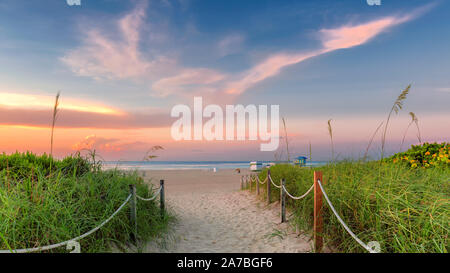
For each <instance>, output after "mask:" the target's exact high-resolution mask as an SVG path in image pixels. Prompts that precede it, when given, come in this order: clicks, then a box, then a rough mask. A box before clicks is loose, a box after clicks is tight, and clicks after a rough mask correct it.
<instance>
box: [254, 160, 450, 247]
mask: <svg viewBox="0 0 450 273" xmlns="http://www.w3.org/2000/svg"><path fill="white" fill-rule="evenodd" d="M270 169H271V175H272V177H273V179H274V181H275V182H278V181H280V179H281V178H284V179H286V188H287V190H288V191H289V192H290V193H292V194H293V195H297V196H298V195H302V194H303V193H305V192H306V191H307V190H308V189H309V187H310V186H311V185H312V183H313V173H314V171H322V172H323V176H324V182H325V184H324V188H325V191H326V192H327V194H328V196H329V198H330V200H331V202H332V203H333V205H334V206H335V208H336V209H337V211H338V213H339V214H340V215H341V217H342V218H343V220H344V221H345V222H346V223H347V224H348V226H349V227H350V229H352V231H353V232H354V233H355V234H356V235H357V236H358V237H359V238H360V239H361V240H363V241H364V242H366V243H367V242H369V241H378V242H380V244H381V249H382V252H414V253H417V252H419V253H422V252H423V253H429V252H438V253H447V251H448V248H449V238H448V236H449V227H450V225H449V224H450V219H449V215H450V202H449V197H450V183H449V182H450V181H449V177H450V168H449V167H448V165H446V166H442V167H436V168H420V169H414V168H411V167H410V166H409V165H407V164H394V163H389V162H383V163H380V161H371V162H352V161H340V162H337V163H333V164H328V165H326V166H321V167H317V168H301V167H296V166H292V165H287V164H285V165H275V166H272V167H271V168H270ZM266 176H267V170H263V171H262V172H261V174H260V179H265V178H266ZM260 189H261V190H263V191H265V187H261V188H260ZM261 196H265V195H264V194H263V195H261ZM279 196H280V192H279V189H277V188H274V187H272V200H279ZM313 198H314V195H313V194H310V195H309V196H307V197H306V198H304V199H302V200H299V201H295V200H292V199H290V198H287V207H288V209H289V210H290V211H291V213H293V216H292V218H291V222H292V223H294V224H295V225H297V226H298V227H299V228H300V229H302V230H311V228H312V224H313V204H314V202H313ZM324 202H325V200H324ZM323 217H324V238H325V242H326V244H328V245H329V246H331V247H332V248H334V249H336V251H338V252H365V250H364V249H363V248H361V246H359V245H358V244H357V243H356V242H355V241H354V240H353V239H352V238H351V237H350V236H349V234H348V233H347V232H346V231H345V230H344V228H343V227H342V226H341V224H340V223H339V222H338V220H337V219H336V217H335V216H334V214H333V213H332V212H331V210H330V209H329V207H328V205H327V204H326V203H324V214H323Z"/></svg>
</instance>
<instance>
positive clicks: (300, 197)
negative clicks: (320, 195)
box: [283, 184, 314, 200]
mask: <svg viewBox="0 0 450 273" xmlns="http://www.w3.org/2000/svg"><path fill="white" fill-rule="evenodd" d="M313 188H314V184H312V186H311V188H309V190H308V191H307V192H306V193H305V194H303V195H302V196H298V197H295V196H292V194H290V193H289V192H288V191H287V189H286V187H285V186H284V185H283V190H284V192H285V193H286V194H287V195H288V196H289V197H290V198H292V199H294V200H300V199H302V198H305V197H306V196H307V195H308V194H309V193H310V192H311V191H312V189H313Z"/></svg>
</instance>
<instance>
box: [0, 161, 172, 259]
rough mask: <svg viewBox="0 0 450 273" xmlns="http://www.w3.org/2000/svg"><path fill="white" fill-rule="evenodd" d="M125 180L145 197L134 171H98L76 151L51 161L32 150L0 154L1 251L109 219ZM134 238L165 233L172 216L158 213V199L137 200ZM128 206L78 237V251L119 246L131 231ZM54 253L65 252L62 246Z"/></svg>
mask: <svg viewBox="0 0 450 273" xmlns="http://www.w3.org/2000/svg"><path fill="white" fill-rule="evenodd" d="M129 184H135V185H136V187H137V193H138V194H139V195H140V196H143V197H149V196H151V195H153V194H152V192H153V190H152V189H149V188H148V186H147V185H146V184H144V182H143V180H142V179H141V178H139V177H138V175H137V174H136V173H124V172H121V171H118V170H109V171H102V170H100V166H99V165H97V164H91V163H89V162H88V161H87V160H86V159H84V158H82V157H80V156H79V155H75V156H73V157H67V158H65V159H63V160H53V159H52V158H51V157H49V156H46V155H43V156H36V155H34V154H31V153H26V154H19V153H16V154H13V155H9V156H8V155H5V154H3V155H0V249H2V250H6V249H19V248H31V247H38V246H45V245H49V244H54V243H59V242H62V241H66V240H68V239H71V238H74V237H77V236H79V235H81V234H83V233H85V232H87V231H89V230H91V229H92V228H94V227H96V226H97V225H99V224H100V223H101V222H103V221H104V220H105V219H106V218H108V217H109V216H110V215H111V214H112V213H113V212H114V211H115V210H116V209H117V208H118V207H119V206H120V205H121V204H122V202H123V201H124V200H125V199H126V198H127V196H128V195H129ZM137 204H138V205H137V216H138V217H137V218H138V236H139V237H138V238H139V239H140V240H141V241H146V240H150V239H151V238H154V237H156V236H158V235H160V234H161V233H163V232H165V231H166V229H167V227H168V223H169V221H170V219H171V216H169V215H165V216H164V217H163V218H162V217H161V216H160V209H159V203H158V201H151V202H142V201H138V203H137ZM128 211H129V206H128V205H127V206H125V207H124V209H123V210H122V211H121V212H120V213H119V214H118V215H116V217H114V218H113V219H112V220H111V221H110V222H109V223H108V224H106V225H105V226H104V227H103V228H101V229H100V230H98V231H97V232H95V233H94V234H92V235H90V236H88V237H87V238H84V239H82V240H81V241H80V244H81V251H82V252H106V251H109V250H110V247H111V243H112V242H115V243H118V245H121V246H124V244H125V243H127V242H128V241H129V234H130V232H131V230H132V228H131V225H130V222H129V220H128ZM52 251H53V252H67V251H66V250H65V248H64V247H61V248H57V249H54V250H52Z"/></svg>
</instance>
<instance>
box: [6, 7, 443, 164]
mask: <svg viewBox="0 0 450 273" xmlns="http://www.w3.org/2000/svg"><path fill="white" fill-rule="evenodd" d="M81 4H82V5H81V6H69V5H67V3H66V1H65V0H40V1H37V0H36V1H26V0H0V64H1V65H0V147H1V151H0V152H7V153H10V152H14V151H16V150H18V151H26V150H31V151H34V152H36V153H43V152H47V153H48V152H49V150H50V125H51V116H52V107H53V103H54V99H55V95H56V93H57V92H58V91H61V103H60V107H61V111H60V113H59V117H58V120H57V128H56V130H55V154H56V156H58V157H61V156H64V155H68V154H70V153H73V152H75V151H77V150H79V149H83V148H89V149H96V150H97V151H98V153H99V154H100V155H101V156H102V157H103V158H104V159H106V160H141V159H142V158H143V157H144V156H145V154H146V151H147V150H148V149H149V148H150V147H151V146H154V145H161V146H163V147H164V148H165V150H164V151H159V152H158V154H157V155H158V156H159V157H158V160H256V159H258V160H271V159H274V154H275V153H274V152H260V151H259V144H260V142H259V141H243V142H242V141H240V142H239V141H212V142H208V141H179V142H175V141H174V140H172V138H171V135H170V127H171V125H172V124H173V122H174V121H175V120H176V119H175V118H171V117H170V111H171V109H172V107H173V106H174V105H176V104H186V105H192V104H193V100H194V96H202V97H203V99H204V103H205V104H206V103H207V104H218V105H220V106H224V105H226V104H243V105H249V104H255V105H280V115H281V116H283V117H285V118H286V121H287V129H288V139H289V145H290V149H291V152H292V154H293V155H301V154H304V155H306V154H307V153H308V145H309V142H311V145H312V154H313V160H329V159H330V155H331V152H330V140H329V136H328V129H327V121H328V120H329V119H332V125H333V134H334V138H335V139H334V144H335V150H336V154H338V155H339V158H340V159H343V158H350V157H352V158H357V157H359V156H361V155H362V154H363V153H364V151H365V149H366V146H367V143H368V142H369V140H370V137H371V135H372V134H373V133H374V131H375V129H376V128H377V127H378V125H379V124H380V122H382V121H383V120H385V119H386V117H387V114H388V112H389V110H390V108H391V107H392V103H393V102H394V100H395V99H396V97H397V96H398V95H399V94H400V92H401V91H402V90H403V89H404V88H405V87H406V86H407V85H408V84H412V88H411V91H410V94H409V96H408V98H407V100H406V101H405V103H404V108H403V110H401V111H400V113H399V114H398V115H394V116H393V119H392V123H391V124H390V127H389V131H388V140H387V141H388V151H389V152H397V151H398V149H399V148H400V142H401V140H402V137H403V134H404V132H405V130H406V128H407V126H408V123H409V122H410V120H411V118H410V117H409V115H408V113H409V112H414V113H415V114H416V115H417V117H418V119H419V126H420V133H421V136H422V139H423V140H424V141H430V142H431V141H433V142H434V141H437V142H442V141H450V139H449V136H450V107H449V104H450V50H449V49H450V20H449V19H448V15H449V14H450V1H439V0H437V1H433V0H431V1H425V0H409V1H402V0H383V1H382V5H381V6H369V5H367V3H366V1H365V0H355V1H336V0H329V1H300V0H295V1H279V0H275V1H263V0H245V1H234V0H227V1H195V0H161V1H156V0H153V1H150V0H149V1H145V0H143V1H137V0H136V1H123V0H81ZM416 135H417V128H416V127H414V126H411V127H410V129H409V131H408V134H407V137H406V143H407V145H404V146H405V147H406V146H408V145H410V144H415V143H418V140H417V137H416ZM380 138H381V136H380V135H377V136H376V137H375V140H374V143H373V147H372V148H373V149H372V150H371V154H372V155H374V156H376V155H378V154H379V152H380V151H379V150H380ZM281 146H283V143H281V145H280V148H283V147H281Z"/></svg>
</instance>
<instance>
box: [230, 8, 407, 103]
mask: <svg viewBox="0 0 450 273" xmlns="http://www.w3.org/2000/svg"><path fill="white" fill-rule="evenodd" d="M412 18H413V16H411V15H407V16H402V17H399V18H396V17H386V18H381V19H377V20H374V21H370V22H367V23H362V24H358V25H348V26H343V27H339V28H333V29H322V30H320V31H319V34H320V37H321V40H322V48H321V49H318V50H316V51H311V52H306V53H290V54H287V53H277V54H274V55H271V56H269V57H268V58H267V59H265V60H264V61H262V62H261V63H259V64H257V65H256V66H254V67H252V68H250V69H249V70H247V71H246V72H244V73H242V74H241V75H240V79H239V80H237V81H233V82H230V83H229V84H228V85H227V88H226V92H227V93H229V94H240V93H243V92H245V91H246V90H247V89H249V88H250V87H252V86H254V85H255V84H257V83H259V82H261V81H263V80H265V79H267V78H269V77H272V76H275V75H277V74H278V73H280V71H281V69H283V68H284V67H286V66H290V65H294V64H298V63H300V62H303V61H305V60H307V59H309V58H312V57H316V56H319V55H321V54H324V53H327V52H331V51H335V50H338V49H345V48H351V47H355V46H359V45H362V44H364V43H366V42H368V41H369V40H370V39H372V38H374V37H375V36H377V35H378V34H380V33H382V32H383V31H386V30H388V29H390V28H391V27H393V26H396V25H398V24H401V23H404V22H406V21H408V20H410V19H412Z"/></svg>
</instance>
